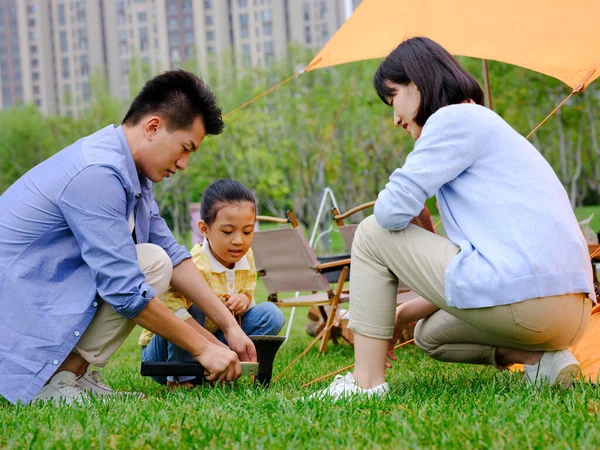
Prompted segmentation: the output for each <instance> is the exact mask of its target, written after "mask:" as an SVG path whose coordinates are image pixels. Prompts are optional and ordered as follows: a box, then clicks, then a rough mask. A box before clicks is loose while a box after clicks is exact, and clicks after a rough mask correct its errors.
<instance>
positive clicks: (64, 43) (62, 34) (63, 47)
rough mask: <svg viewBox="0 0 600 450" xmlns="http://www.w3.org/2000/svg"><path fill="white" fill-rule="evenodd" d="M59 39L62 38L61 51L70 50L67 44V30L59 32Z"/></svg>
mask: <svg viewBox="0 0 600 450" xmlns="http://www.w3.org/2000/svg"><path fill="white" fill-rule="evenodd" d="M59 39H60V51H61V52H66V51H68V50H69V45H68V44H67V32H66V31H64V30H63V31H60V33H59Z"/></svg>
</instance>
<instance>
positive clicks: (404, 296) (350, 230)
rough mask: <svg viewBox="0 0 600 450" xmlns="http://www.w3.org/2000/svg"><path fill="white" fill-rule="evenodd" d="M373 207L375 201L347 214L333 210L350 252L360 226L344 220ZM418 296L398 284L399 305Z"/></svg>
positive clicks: (334, 218) (406, 287) (403, 285)
mask: <svg viewBox="0 0 600 450" xmlns="http://www.w3.org/2000/svg"><path fill="white" fill-rule="evenodd" d="M373 206H375V201H371V202H367V203H363V204H362V205H358V206H356V207H354V208H352V209H350V210H348V211H346V212H345V213H340V212H339V211H338V209H337V208H333V209H332V210H331V213H332V215H333V220H335V221H336V223H337V226H338V229H339V230H340V234H341V235H342V239H343V240H344V243H345V244H346V247H347V248H348V250H351V249H352V241H353V240H354V235H355V234H356V229H357V228H358V224H357V223H345V222H344V219H347V218H349V217H350V216H352V215H354V214H356V213H358V212H360V211H364V210H365V209H368V208H372V207H373ZM418 296H419V295H418V294H417V293H416V292H414V291H411V290H410V289H409V288H408V286H406V285H405V284H404V283H402V282H399V283H398V297H397V299H396V302H397V303H398V304H400V303H406V302H408V301H410V300H413V299H415V298H417V297H418Z"/></svg>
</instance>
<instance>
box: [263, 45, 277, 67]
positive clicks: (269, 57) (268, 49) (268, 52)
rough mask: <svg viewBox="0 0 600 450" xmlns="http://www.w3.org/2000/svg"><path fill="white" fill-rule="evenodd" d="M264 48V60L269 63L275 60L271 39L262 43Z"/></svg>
mask: <svg viewBox="0 0 600 450" xmlns="http://www.w3.org/2000/svg"><path fill="white" fill-rule="evenodd" d="M264 49H265V62H266V63H267V65H268V64H271V63H272V62H273V61H274V60H275V53H274V52H273V41H267V42H265V43H264Z"/></svg>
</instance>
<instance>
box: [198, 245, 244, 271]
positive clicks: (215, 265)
mask: <svg viewBox="0 0 600 450" xmlns="http://www.w3.org/2000/svg"><path fill="white" fill-rule="evenodd" d="M202 250H204V252H205V253H206V254H207V256H208V262H209V263H210V271H211V272H214V273H223V272H226V271H227V270H250V264H249V263H248V257H247V254H246V255H244V256H242V259H240V260H239V261H238V262H236V263H235V265H234V266H233V269H228V268H227V267H225V266H224V265H223V264H221V263H220V262H219V261H217V258H215V256H214V255H213V253H212V250H211V249H210V244H209V243H208V239H204V244H202Z"/></svg>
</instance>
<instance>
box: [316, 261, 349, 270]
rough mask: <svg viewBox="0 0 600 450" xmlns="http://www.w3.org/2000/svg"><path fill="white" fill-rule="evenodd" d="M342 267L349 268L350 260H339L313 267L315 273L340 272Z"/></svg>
mask: <svg viewBox="0 0 600 450" xmlns="http://www.w3.org/2000/svg"><path fill="white" fill-rule="evenodd" d="M344 266H350V258H344V259H340V260H338V261H331V262H326V263H323V264H319V265H318V266H316V267H315V269H316V270H317V272H321V273H327V272H334V271H336V270H340V269H341V268H342V267H344Z"/></svg>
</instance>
